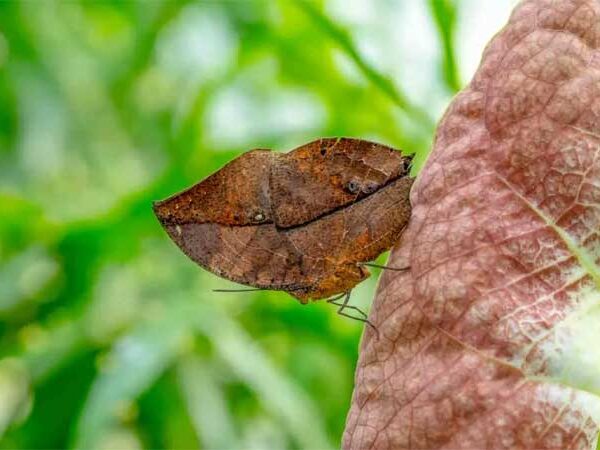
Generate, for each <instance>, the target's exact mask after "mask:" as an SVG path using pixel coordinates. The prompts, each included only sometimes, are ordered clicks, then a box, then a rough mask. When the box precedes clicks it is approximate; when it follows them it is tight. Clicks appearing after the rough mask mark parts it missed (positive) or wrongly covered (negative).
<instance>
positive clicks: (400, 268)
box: [359, 263, 410, 272]
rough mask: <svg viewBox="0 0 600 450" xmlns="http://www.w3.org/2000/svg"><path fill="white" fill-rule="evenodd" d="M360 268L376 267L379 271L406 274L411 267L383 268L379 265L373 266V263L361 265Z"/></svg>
mask: <svg viewBox="0 0 600 450" xmlns="http://www.w3.org/2000/svg"><path fill="white" fill-rule="evenodd" d="M359 266H366V267H375V268H377V269H384V270H394V271H396V272H405V271H407V270H408V269H410V266H408V267H390V266H382V265H379V264H372V263H360V264H359Z"/></svg>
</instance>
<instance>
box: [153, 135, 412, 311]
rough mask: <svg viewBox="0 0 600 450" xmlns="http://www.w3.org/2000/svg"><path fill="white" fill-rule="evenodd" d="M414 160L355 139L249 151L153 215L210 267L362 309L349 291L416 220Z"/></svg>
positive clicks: (304, 298)
mask: <svg viewBox="0 0 600 450" xmlns="http://www.w3.org/2000/svg"><path fill="white" fill-rule="evenodd" d="M411 160H412V157H411V156H403V155H402V154H401V153H400V152H398V151H397V150H394V149H392V148H390V147H386V146H384V145H381V144H376V143H373V142H368V141H363V140H359V139H348V138H331V139H319V140H317V141H314V142H311V143H309V144H306V145H303V146H301V147H298V148H296V149H294V150H293V151H291V152H289V153H277V152H272V151H270V150H252V151H249V152H247V153H244V154H243V155H241V156H239V157H238V158H236V159H234V160H233V161H231V162H229V163H228V164H227V165H225V166H224V167H223V168H222V169H220V170H219V171H217V172H216V173H214V174H213V175H211V176H209V177H208V178H206V179H205V180H203V181H201V182H199V183H198V184H196V185H194V186H192V187H191V188H189V189H187V190H185V191H183V192H181V193H179V194H175V195H173V196H172V197H170V198H168V199H166V200H163V201H160V202H156V203H155V204H154V212H155V214H156V216H157V217H158V219H159V221H160V223H161V224H162V226H163V227H164V228H165V230H166V231H167V233H168V234H169V236H170V237H171V239H173V241H175V243H176V244H177V245H178V246H179V248H180V249H181V250H182V251H183V252H184V253H185V254H186V255H187V256H189V257H190V258H191V259H192V260H193V261H195V262H196V263H198V264H199V265H200V266H202V267H204V268H205V269H207V270H210V271H211V272H213V273H215V274H217V275H219V276H221V277H223V278H227V279H229V280H232V281H235V282H237V283H241V284H244V285H248V286H253V287H255V288H258V289H265V290H267V289H268V290H281V291H285V292H287V293H289V294H290V295H292V296H293V297H295V298H297V299H298V300H299V301H300V302H301V303H307V302H308V301H309V300H318V299H326V298H328V299H329V300H328V301H329V302H330V303H333V304H336V305H338V306H340V309H339V310H338V312H340V313H342V314H343V309H344V308H351V309H355V310H357V308H354V307H351V306H348V305H347V302H348V296H349V292H350V291H351V290H352V288H353V287H354V286H356V284H358V283H360V282H361V281H362V280H364V279H365V278H367V277H368V276H369V271H368V270H367V268H366V267H365V265H368V264H366V263H368V262H369V261H373V260H374V259H375V258H377V256H379V255H380V254H381V253H382V252H384V251H386V250H388V249H389V248H391V247H392V246H393V245H394V243H395V242H396V241H397V240H398V239H399V237H400V236H401V234H402V231H403V230H404V228H405V227H406V224H407V222H408V220H409V218H410V214H411V207H410V201H409V193H410V188H411V186H412V183H413V178H411V177H410V176H409V171H410V167H411ZM336 295H337V297H336ZM344 296H346V298H345V299H344V301H343V303H337V302H338V301H340V299H342V297H344ZM361 314H362V312H361ZM344 315H346V314H344ZM359 320H364V321H366V318H364V319H359Z"/></svg>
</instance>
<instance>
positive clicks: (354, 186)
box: [346, 180, 360, 194]
mask: <svg viewBox="0 0 600 450" xmlns="http://www.w3.org/2000/svg"><path fill="white" fill-rule="evenodd" d="M346 189H348V192H350V193H351V194H357V193H358V191H360V184H359V183H358V181H356V180H350V181H349V182H348V184H347V185H346Z"/></svg>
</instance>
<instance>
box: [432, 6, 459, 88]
mask: <svg viewBox="0 0 600 450" xmlns="http://www.w3.org/2000/svg"><path fill="white" fill-rule="evenodd" d="M429 9H430V11H431V15H432V17H433V20H434V21H435V25H436V28H437V31H438V34H439V38H440V41H441V46H442V50H443V61H442V65H443V73H444V81H445V83H446V87H447V88H448V90H450V92H452V93H455V92H458V91H459V90H460V88H461V87H462V82H461V80H460V75H459V73H458V66H457V63H456V51H455V46H454V33H455V31H456V4H455V3H454V1H453V0H429Z"/></svg>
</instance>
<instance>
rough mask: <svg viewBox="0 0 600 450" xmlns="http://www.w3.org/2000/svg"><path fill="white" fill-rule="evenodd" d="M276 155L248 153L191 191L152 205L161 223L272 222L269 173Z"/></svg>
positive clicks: (260, 152)
mask: <svg viewBox="0 0 600 450" xmlns="http://www.w3.org/2000/svg"><path fill="white" fill-rule="evenodd" d="M279 156H280V155H279V154H277V153H273V152H271V151H269V150H252V151H249V152H247V153H244V154H243V155H241V156H239V157H238V158H236V159H234V160H233V161H231V162H229V163H228V164H227V165H225V166H224V167H223V168H222V169H220V170H219V171H217V172H215V173H214V174H212V175H211V176H209V177H208V178H206V179H204V180H202V181H201V182H199V183H197V184H195V185H194V186H192V187H191V188H189V189H187V190H185V191H183V192H180V193H178V194H175V195H173V196H171V197H169V198H168V199H166V200H163V201H161V202H156V203H155V204H154V211H155V213H156V214H157V216H158V217H159V218H160V220H161V222H166V223H174V224H179V225H182V224H184V223H195V224H201V223H215V224H221V225H230V226H236V225H237V226H241V225H243V226H245V225H258V224H261V223H267V222H270V221H272V217H271V200H270V197H269V174H270V172H271V167H272V165H273V161H274V160H275V159H277V158H278V157H279Z"/></svg>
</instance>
